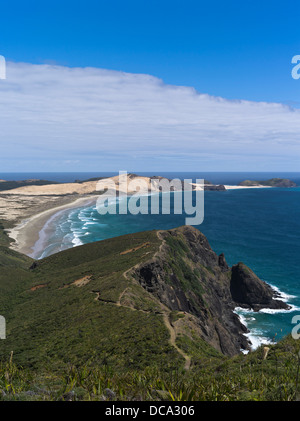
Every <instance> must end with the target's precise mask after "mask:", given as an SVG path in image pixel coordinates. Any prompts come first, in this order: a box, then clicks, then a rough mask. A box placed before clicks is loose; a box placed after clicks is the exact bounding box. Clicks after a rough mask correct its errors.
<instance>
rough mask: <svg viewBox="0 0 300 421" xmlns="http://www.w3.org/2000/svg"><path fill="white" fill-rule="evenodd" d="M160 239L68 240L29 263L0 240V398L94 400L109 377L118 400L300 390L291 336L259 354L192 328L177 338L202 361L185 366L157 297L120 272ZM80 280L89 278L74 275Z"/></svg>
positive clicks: (287, 395) (258, 395)
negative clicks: (210, 340) (228, 346)
mask: <svg viewBox="0 0 300 421" xmlns="http://www.w3.org/2000/svg"><path fill="white" fill-rule="evenodd" d="M3 238H4V241H3V242H2V244H3V243H5V237H3ZM159 245H160V240H159V239H158V237H157V235H156V233H155V232H154V231H153V232H147V233H138V234H133V235H128V236H123V237H119V238H114V239H110V240H106V241H104V242H99V243H93V244H88V245H85V246H82V247H78V248H74V249H71V250H66V251H64V252H62V253H59V254H56V255H53V256H50V257H48V258H46V259H44V260H42V261H40V262H39V263H38V265H37V267H35V268H34V269H31V270H30V269H29V267H30V266H31V264H32V263H33V261H32V260H31V259H30V258H27V257H25V256H22V255H20V254H18V253H15V252H13V251H11V250H9V249H7V248H6V247H5V246H0V269H1V271H0V285H1V295H0V314H2V315H4V316H5V317H6V319H7V339H6V340H2V341H0V359H1V360H2V364H1V365H0V399H1V398H2V399H21V400H25V399H36V400H40V399H51V400H53V399H54V400H56V399H69V398H70V399H73V400H74V399H78V400H80V399H94V400H97V399H103V393H104V389H105V388H107V387H109V388H111V389H113V390H114V392H115V398H114V399H121V400H131V399H169V400H172V399H176V400H180V399H183V400H184V399H188V400H192V399H195V400H237V399H242V400H245V399H250V400H253V399H254V400H262V399H263V400H264V399H270V400H277V399H279V400H280V399H296V398H298V397H299V396H298V372H299V359H298V351H299V344H298V342H297V341H294V340H292V339H291V338H287V339H286V340H284V341H282V342H281V343H279V344H278V345H276V346H273V347H271V350H270V352H269V354H268V357H267V359H266V360H263V358H262V349H259V350H258V351H256V352H255V353H251V354H250V355H248V356H244V355H240V356H238V357H235V358H231V359H230V358H227V357H224V356H221V355H220V354H218V353H217V352H216V351H215V350H213V349H212V348H211V347H210V346H208V345H207V344H205V343H204V342H203V341H201V340H200V339H199V338H197V336H196V335H194V336H193V335H190V334H189V335H188V336H181V337H179V338H178V339H177V342H176V343H177V346H179V347H180V348H181V349H183V350H184V351H186V352H188V353H189V354H190V355H191V356H192V359H193V360H194V361H196V362H197V363H196V364H194V365H193V366H192V369H191V370H189V371H185V370H184V369H183V365H184V359H183V357H182V355H181V354H180V353H179V352H178V351H177V350H176V348H175V347H174V346H171V344H170V342H169V338H170V333H169V331H168V329H167V327H166V325H165V324H164V321H163V317H162V315H161V314H158V313H157V312H159V311H160V310H161V309H160V307H159V303H158V302H157V301H156V300H155V299H153V297H152V296H151V295H150V294H148V293H146V292H145V290H144V289H143V288H141V287H140V286H139V285H137V284H136V283H134V281H133V280H131V279H130V278H127V277H126V276H124V272H126V271H127V270H128V269H129V268H131V267H132V266H134V265H136V264H138V263H140V262H142V261H144V260H145V261H146V260H148V259H149V257H151V256H152V255H153V254H154V253H155V252H156V251H157V250H158V248H159ZM173 246H174V247H175V248H176V247H177V246H178V245H176V244H175V245H173ZM180 247H181V246H180ZM124 252H125V253H124ZM78 280H83V281H84V280H88V281H89V282H88V283H86V284H85V285H83V286H80V287H78V286H76V285H74V284H73V285H72V283H73V282H74V281H78ZM41 285H42V287H39V288H37V289H34V288H35V287H36V286H41ZM32 288H33V289H34V290H32ZM123 293H124V294H123ZM97 297H98V298H100V300H102V301H99V300H97ZM120 298H121V303H119V300H120ZM130 307H134V309H133V308H130ZM170 316H171V318H172V320H173V321H174V320H176V319H177V318H178V316H177V315H176V314H174V313H172V314H170ZM191 337H192V338H193V339H191ZM11 351H14V354H13V359H12V360H10V353H11ZM15 363H16V364H17V365H15ZM20 365H21V366H23V367H24V368H23V369H21V368H20ZM1 390H2V392H3V393H2V394H1ZM70 392H71V394H70ZM73 392H74V393H73Z"/></svg>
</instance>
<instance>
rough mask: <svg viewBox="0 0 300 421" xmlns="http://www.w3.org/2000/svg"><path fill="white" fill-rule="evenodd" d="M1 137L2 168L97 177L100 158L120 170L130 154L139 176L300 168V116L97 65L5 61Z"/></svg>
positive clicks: (0, 87) (273, 106) (286, 109)
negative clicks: (63, 170)
mask: <svg viewBox="0 0 300 421" xmlns="http://www.w3.org/2000/svg"><path fill="white" fill-rule="evenodd" d="M0 133H1V135H0V139H1V140H0V142H1V150H2V156H1V161H0V163H1V166H2V168H5V169H6V170H7V171H8V170H9V165H10V163H14V164H13V165H15V166H16V165H17V163H18V162H20V161H23V164H21V166H22V165H23V167H24V168H25V167H26V165H25V162H26V161H28V162H30V165H31V166H32V163H34V162H35V163H36V168H37V170H41V169H42V168H39V165H40V164H39V163H40V162H42V161H43V168H44V169H45V170H50V169H51V168H54V167H53V165H54V166H55V165H60V163H61V164H63V162H64V161H69V163H72V162H74V164H75V163H76V162H77V163H76V165H77V168H78V165H79V167H80V168H81V169H85V170H89V169H90V168H91V167H90V165H93V166H94V167H93V170H95V169H96V165H98V164H96V161H97V160H102V161H103V160H104V159H105V161H106V163H107V165H108V166H109V167H110V169H111V170H116V171H118V170H119V166H120V165H121V164H123V169H130V168H126V163H128V164H129V163H130V166H131V167H132V165H133V164H134V157H136V158H135V159H136V167H135V168H136V169H138V170H141V169H145V170H150V169H151V168H152V167H153V169H156V170H163V169H168V170H172V169H173V170H178V169H179V168H178V165H179V164H182V166H183V167H182V169H184V170H188V169H190V170H199V169H200V168H199V167H200V165H203V166H204V168H205V169H206V170H207V169H211V170H217V169H218V168H219V169H221V170H226V169H227V170H232V171H234V170H243V169H245V170H249V169H252V170H256V169H257V170H262V169H266V170H268V169H276V168H275V166H276V165H277V166H278V168H279V169H282V170H288V169H290V170H297V169H298V161H299V157H300V111H299V110H297V109H292V108H290V107H287V106H284V105H282V104H274V103H263V102H259V103H258V102H249V101H228V100H226V99H223V98H216V97H212V96H209V95H203V94H200V93H198V92H196V91H195V90H194V89H192V88H188V87H181V86H171V85H165V84H164V83H163V82H162V81H161V80H160V79H157V78H155V77H153V76H150V75H140V74H130V73H122V72H116V71H110V70H103V69H96V68H68V67H63V66H55V65H32V64H23V63H8V64H7V79H6V80H2V81H0ZM154 159H156V163H154ZM78 161H80V164H78ZM147 161H148V162H147ZM45 162H46V164H45ZM47 163H48V164H47ZM55 163H56V164H55ZM108 163H109V164H108ZM165 163H167V166H168V167H167V168H166V167H165V166H164V165H165ZM47 165H48V166H47ZM80 165H81V166H80ZM245 165H248V167H247V168H245ZM272 165H273V166H274V168H271V167H272ZM159 166H160V167H159ZM23 167H22V168H23ZM68 167H70V164H68ZM124 167H125V168H124ZM139 167H141V168H139ZM97 168H98V169H99V171H100V170H101V168H102V167H101V168H99V165H98V166H97ZM104 168H105V169H108V167H105V166H104ZM56 169H57V168H56ZM74 169H75V167H74ZM32 170H34V168H32Z"/></svg>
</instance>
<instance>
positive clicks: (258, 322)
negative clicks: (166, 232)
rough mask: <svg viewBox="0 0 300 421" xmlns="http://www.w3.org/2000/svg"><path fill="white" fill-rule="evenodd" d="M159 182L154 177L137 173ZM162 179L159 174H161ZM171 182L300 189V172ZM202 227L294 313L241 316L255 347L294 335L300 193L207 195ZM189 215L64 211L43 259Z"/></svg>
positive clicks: (68, 176)
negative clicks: (277, 181)
mask: <svg viewBox="0 0 300 421" xmlns="http://www.w3.org/2000/svg"><path fill="white" fill-rule="evenodd" d="M116 174H117V173H95V172H94V173H42V174H40V173H39V174H37V173H35V174H28V173H27V174H24V173H23V174H20V173H18V174H12V173H11V174H9V175H8V174H7V173H4V174H3V173H2V174H1V173H0V179H2V178H3V179H6V180H8V179H19V180H21V179H26V178H27V179H28V178H43V179H49V180H53V181H62V182H64V181H65V182H66V181H74V180H75V179H80V180H84V179H88V178H92V177H98V176H112V175H116ZM139 174H140V175H148V176H150V175H155V173H139ZM156 175H157V174H156ZM160 175H163V176H165V177H168V178H181V179H192V180H194V181H195V180H196V179H197V178H198V179H200V178H205V179H207V180H209V181H211V182H213V183H222V184H232V185H236V184H238V183H239V182H240V181H243V180H245V179H253V180H266V179H269V178H272V177H280V178H289V179H291V180H293V181H295V182H296V183H297V185H299V186H300V173H208V172H204V173H174V172H173V173H160ZM204 197H205V202H204V203H205V213H204V221H203V223H202V224H201V225H199V226H197V228H198V229H199V230H200V231H202V232H203V233H204V234H205V235H206V236H207V238H208V240H209V242H210V244H211V247H212V248H213V250H214V251H215V252H216V253H218V254H220V253H222V252H223V253H224V254H225V257H226V260H227V262H228V264H229V265H233V264H235V263H237V262H239V261H242V262H244V263H245V264H246V265H248V266H249V267H250V268H251V269H252V270H253V271H254V272H255V273H256V274H257V275H258V276H259V277H260V278H261V279H263V280H264V281H266V282H268V283H269V284H271V285H272V286H273V287H275V288H277V289H279V291H280V292H281V293H282V294H283V297H284V298H285V300H286V301H287V302H288V303H290V304H291V305H292V310H290V311H270V310H262V311H260V312H258V313H254V312H252V311H245V310H241V309H237V310H236V311H237V313H238V314H239V315H240V317H241V318H242V320H243V322H244V323H245V324H246V325H247V326H248V328H249V329H250V334H249V338H250V340H251V341H252V343H253V347H256V346H258V345H259V344H260V343H270V342H273V341H277V340H278V339H280V338H281V337H283V336H284V335H286V334H288V333H290V332H291V330H292V328H293V326H294V325H293V324H292V323H291V321H292V317H293V316H294V315H296V314H300V282H299V281H300V269H299V263H300V259H299V256H300V243H299V239H300V187H296V188H265V189H241V190H228V191H207V192H205V195H204ZM184 223H185V215H174V214H172V212H171V214H170V215H151V214H149V215H130V214H128V215H118V214H116V215H111V214H107V215H103V216H102V215H99V214H98V212H97V210H96V208H95V206H87V207H81V208H77V209H72V210H69V211H65V212H62V213H61V214H60V215H59V216H58V217H57V218H56V220H55V224H53V231H52V234H51V235H50V236H49V238H48V245H47V247H46V248H45V250H44V251H43V253H42V254H41V255H40V256H38V257H39V258H42V257H45V256H47V255H49V254H51V253H54V252H56V251H58V250H63V249H66V248H70V247H74V246H78V245H80V244H86V243H90V242H94V241H101V240H104V239H106V238H111V237H115V236H119V235H123V234H128V233H134V232H138V231H145V230H152V229H170V228H174V227H177V226H180V225H184Z"/></svg>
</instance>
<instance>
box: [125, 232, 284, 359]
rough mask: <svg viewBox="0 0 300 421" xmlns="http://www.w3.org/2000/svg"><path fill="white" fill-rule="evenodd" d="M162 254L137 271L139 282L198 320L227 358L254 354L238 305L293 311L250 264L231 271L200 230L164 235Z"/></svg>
mask: <svg viewBox="0 0 300 421" xmlns="http://www.w3.org/2000/svg"><path fill="white" fill-rule="evenodd" d="M159 236H160V238H161V239H162V240H163V244H162V246H161V249H160V252H159V253H157V254H156V256H155V257H154V258H152V259H151V260H150V261H148V262H146V263H143V264H141V265H140V266H138V267H136V268H135V269H134V271H133V277H134V278H135V279H136V280H137V281H138V282H139V283H140V285H141V286H142V287H143V288H144V289H145V290H147V291H148V292H149V293H151V294H153V295H154V296H155V297H156V298H157V299H159V301H160V302H162V303H163V304H164V305H165V306H167V307H168V308H169V309H170V310H173V311H182V312H186V313H189V314H190V315H192V316H194V317H193V320H194V323H195V324H196V325H197V327H198V328H199V329H200V332H201V336H202V338H203V339H204V340H205V341H206V342H208V343H209V344H210V345H212V346H214V348H216V349H218V350H220V351H221V352H222V353H224V354H226V355H234V354H237V353H239V352H240V351H241V350H246V349H250V345H251V343H249V341H248V339H247V338H246V337H245V335H244V334H245V333H246V332H247V331H248V330H247V328H246V327H245V326H244V325H243V324H242V323H241V321H240V319H239V317H238V316H237V315H236V314H235V313H234V309H235V308H236V307H237V306H240V307H245V308H252V309H253V310H254V311H258V310H260V309H262V308H266V307H268V308H273V309H275V308H276V309H278V308H282V309H287V308H288V306H287V304H286V303H284V302H283V301H280V300H279V299H278V297H277V295H276V292H275V291H274V290H273V289H272V288H271V287H270V286H269V285H267V284H266V283H265V282H263V281H262V280H260V279H259V278H258V277H257V276H256V275H255V274H254V273H253V272H252V271H251V270H250V269H249V268H247V266H246V265H244V264H242V263H238V264H237V265H235V266H233V267H232V268H230V267H229V266H228V264H227V262H226V260H225V256H224V254H221V255H220V256H218V255H217V254H216V253H215V252H214V251H213V250H212V249H211V247H210V245H209V243H208V240H207V239H206V237H205V236H204V235H203V234H202V233H201V232H200V231H198V230H197V229H196V228H193V227H190V226H184V227H180V228H176V229H173V230H169V231H160V232H159Z"/></svg>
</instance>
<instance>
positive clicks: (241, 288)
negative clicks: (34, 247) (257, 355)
mask: <svg viewBox="0 0 300 421" xmlns="http://www.w3.org/2000/svg"><path fill="white" fill-rule="evenodd" d="M0 266H1V273H0V286H1V295H0V309H1V315H3V316H4V317H5V318H6V320H7V339H6V340H5V341H3V343H1V349H0V359H3V358H5V356H7V355H8V354H9V353H10V352H11V350H13V351H14V358H15V360H16V361H17V362H18V363H20V364H22V365H26V366H28V365H30V366H37V365H40V364H45V362H47V364H50V365H51V364H54V365H55V366H64V365H65V364H69V363H72V364H73V363H76V364H77V363H80V362H83V361H86V360H91V361H94V362H96V363H97V364H102V361H108V362H109V364H110V366H114V367H115V366H117V367H123V368H126V367H131V368H133V367H134V368H137V369H142V368H145V367H147V366H149V365H150V366H163V367H174V366H175V367H176V366H182V367H184V368H185V369H186V370H188V369H189V368H190V366H191V365H195V364H196V365H197V364H198V365H199V364H204V362H205V361H206V360H207V359H210V358H211V357H214V358H221V356H224V355H226V356H233V355H237V354H239V353H240V352H241V350H250V348H251V344H250V343H249V341H248V339H247V338H246V336H245V333H246V332H247V328H246V327H245V326H244V325H243V324H242V323H241V321H240V319H239V317H238V316H237V315H236V314H235V312H234V309H235V307H236V306H241V307H247V308H252V309H253V310H254V311H258V310H260V309H261V308H263V307H268V308H276V309H278V308H282V309H288V305H287V304H286V303H284V302H283V301H280V300H279V297H278V296H277V295H276V293H275V291H273V290H272V289H271V287H269V286H268V285H267V284H265V283H264V282H263V281H261V280H260V279H259V278H258V277H257V276H256V275H255V274H254V273H253V272H252V271H251V270H250V269H249V268H247V267H246V266H245V265H244V264H242V263H238V264H237V265H234V266H233V267H232V268H230V267H229V266H228V264H227V263H226V259H225V256H224V255H223V254H221V255H220V256H218V255H217V254H216V253H215V252H214V251H213V250H212V249H211V247H210V245H209V243H208V240H207V238H206V237H205V236H204V235H203V234H202V233H201V232H200V231H198V230H197V229H196V228H193V227H190V226H183V227H179V228H175V229H171V230H167V231H155V230H154V231H148V232H141V233H135V234H130V235H125V236H122V237H116V238H112V239H109V240H104V241H100V242H95V243H90V244H86V245H83V246H80V247H75V248H72V249H68V250H65V251H62V252H59V253H57V254H53V255H51V256H49V257H46V258H44V259H42V260H38V261H35V260H33V259H31V258H29V257H26V256H24V255H22V254H20V253H17V252H15V251H13V250H11V249H9V248H7V246H6V245H5V243H4V242H3V245H2V246H1V247H0Z"/></svg>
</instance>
